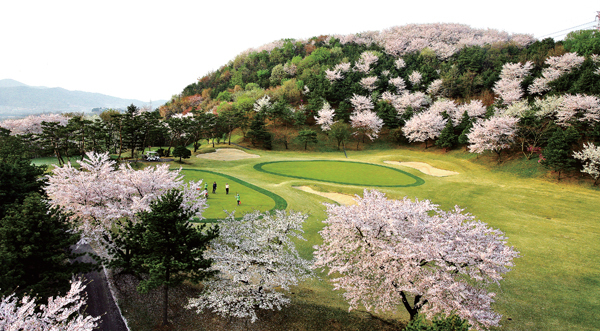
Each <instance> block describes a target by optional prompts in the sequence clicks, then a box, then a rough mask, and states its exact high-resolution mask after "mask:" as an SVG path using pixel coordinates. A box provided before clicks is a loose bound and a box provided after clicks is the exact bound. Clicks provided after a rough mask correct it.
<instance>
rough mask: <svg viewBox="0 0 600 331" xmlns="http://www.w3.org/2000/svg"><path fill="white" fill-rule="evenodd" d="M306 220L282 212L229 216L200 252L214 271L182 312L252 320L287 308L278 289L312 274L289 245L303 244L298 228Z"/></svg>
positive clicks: (287, 288)
mask: <svg viewBox="0 0 600 331" xmlns="http://www.w3.org/2000/svg"><path fill="white" fill-rule="evenodd" d="M307 217H308V216H307V215H303V214H301V213H295V212H290V213H289V214H288V213H287V212H286V211H283V210H277V211H275V212H274V213H273V214H271V213H269V212H266V213H260V212H258V211H255V212H253V213H250V214H246V215H244V217H243V219H242V220H240V221H238V220H235V218H234V216H233V214H230V216H229V217H228V218H227V219H226V220H223V221H221V223H220V224H219V232H220V235H219V237H218V238H216V239H215V240H213V241H212V243H211V245H210V248H209V249H208V250H207V251H206V253H205V254H204V256H205V257H206V258H211V259H213V261H214V262H213V265H212V267H211V269H212V270H214V271H218V273H217V275H216V277H215V278H213V279H211V280H209V281H206V282H204V283H203V284H204V291H203V292H202V293H201V295H200V297H198V298H193V299H190V300H189V304H188V306H187V308H188V309H195V310H196V311H197V312H198V313H200V312H202V311H203V310H205V309H207V310H211V311H213V312H215V313H217V314H219V315H221V316H224V317H229V316H232V317H238V318H248V317H249V318H250V320H251V321H252V322H255V321H256V319H257V317H256V310H257V309H270V310H274V309H278V310H280V309H281V308H282V307H284V306H286V305H288V304H289V303H290V300H289V299H288V298H286V297H285V295H284V293H282V292H281V291H280V290H278V289H281V290H284V291H289V289H290V286H295V285H297V284H298V282H299V281H301V280H303V279H306V278H307V277H310V276H312V270H311V262H309V261H307V260H305V259H303V258H302V257H300V255H299V254H298V251H297V250H296V246H295V244H294V242H293V241H292V238H296V239H299V240H305V239H304V238H303V237H302V233H303V232H304V231H303V230H302V224H303V222H304V221H305V220H306V218H307Z"/></svg>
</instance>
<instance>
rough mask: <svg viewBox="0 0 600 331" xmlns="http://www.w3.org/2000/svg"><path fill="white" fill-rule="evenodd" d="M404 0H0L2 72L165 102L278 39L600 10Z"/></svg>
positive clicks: (520, 23)
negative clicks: (237, 57)
mask: <svg viewBox="0 0 600 331" xmlns="http://www.w3.org/2000/svg"><path fill="white" fill-rule="evenodd" d="M407 2H408V1H402V0H388V1H379V0H368V1H362V2H357V1H327V0H318V1H314V0H301V1H262V0H246V1H210V2H209V1H206V0H196V1H177V0H171V1H160V2H159V1H148V0H146V1H127V0H120V1H112V0H104V1H81V0H78V1H61V0H51V1H48V0H44V1H27V0H6V1H1V2H0V79H5V78H10V79H14V80H17V81H20V82H22V83H25V84H27V85H33V86H47V87H63V88H66V89H68V90H79V91H87V92H97V93H103V94H108V95H111V96H116V97H120V98H132V99H139V100H143V101H149V100H158V99H169V98H170V97H171V96H172V95H174V94H178V93H180V92H181V91H182V90H183V88H184V87H185V86H187V85H188V84H191V83H193V82H195V81H196V79H197V78H198V77H201V76H203V75H205V74H206V73H208V72H210V71H213V70H216V69H218V68H219V67H221V66H222V65H224V64H226V63H227V62H228V61H229V60H232V59H234V58H235V56H236V55H238V54H240V53H241V52H243V51H245V50H247V49H248V48H255V47H258V46H261V45H263V44H267V43H269V42H272V41H275V40H279V39H282V38H295V39H303V38H310V37H313V36H318V35H322V34H350V33H358V32H363V31H371V30H382V29H385V28H389V27H392V26H400V25H405V24H409V23H461V24H467V25H469V26H471V27H473V28H491V29H497V30H503V31H506V32H510V33H527V34H532V35H533V36H534V37H536V38H541V37H545V36H547V35H550V34H552V33H555V32H558V31H561V30H565V29H567V30H568V29H570V28H572V27H575V26H579V25H583V24H586V23H590V22H592V21H594V19H595V16H596V14H597V11H600V3H598V1H597V0H594V1H591V0H590V1H588V0H577V1H572V2H568V3H564V2H563V3H561V4H560V5H559V4H556V5H551V4H550V2H549V1H529V0H519V1H514V0H505V1H497V2H491V1H489V2H486V1H481V0H477V1H456V0H455V1H447V0H445V1H437V0H436V1H432V0H428V1H410V4H405V3H407ZM590 25H591V24H587V25H586V26H587V27H589V26H590ZM553 36H554V37H558V38H559V39H560V38H562V35H559V34H554V35H553Z"/></svg>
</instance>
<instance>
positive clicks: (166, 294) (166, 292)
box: [162, 284, 169, 325]
mask: <svg viewBox="0 0 600 331" xmlns="http://www.w3.org/2000/svg"><path fill="white" fill-rule="evenodd" d="M163 286H164V297H163V321H162V325H168V324H169V320H168V319H167V312H168V311H169V285H167V284H165V285H163Z"/></svg>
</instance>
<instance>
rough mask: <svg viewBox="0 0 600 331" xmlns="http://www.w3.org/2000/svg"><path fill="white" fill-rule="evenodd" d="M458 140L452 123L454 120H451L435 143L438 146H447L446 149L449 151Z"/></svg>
mask: <svg viewBox="0 0 600 331" xmlns="http://www.w3.org/2000/svg"><path fill="white" fill-rule="evenodd" d="M456 141H457V138H456V135H455V134H454V126H453V125H452V120H449V121H448V123H446V126H445V127H444V129H443V130H442V132H440V136H439V137H438V139H437V140H436V141H435V144H436V145H437V146H440V147H442V148H445V149H446V151H448V150H449V149H451V148H452V147H453V146H454V145H456Z"/></svg>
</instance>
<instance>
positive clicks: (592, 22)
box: [540, 21, 596, 39]
mask: <svg viewBox="0 0 600 331" xmlns="http://www.w3.org/2000/svg"><path fill="white" fill-rule="evenodd" d="M594 23H596V21H591V22H588V23H584V24H581V25H577V26H574V27H571V28H568V29H564V30H560V31H556V32H553V33H549V34H546V35H543V36H541V37H540V39H543V38H546V37H550V36H552V35H555V34H558V33H561V32H565V31H568V32H571V31H573V30H574V29H577V28H580V27H583V26H586V25H589V24H594ZM564 34H566V33H564Z"/></svg>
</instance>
